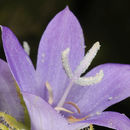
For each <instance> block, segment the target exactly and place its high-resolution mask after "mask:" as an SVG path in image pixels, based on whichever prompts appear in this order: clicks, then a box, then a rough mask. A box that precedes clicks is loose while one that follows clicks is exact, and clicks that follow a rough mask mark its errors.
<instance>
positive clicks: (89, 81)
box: [74, 70, 104, 86]
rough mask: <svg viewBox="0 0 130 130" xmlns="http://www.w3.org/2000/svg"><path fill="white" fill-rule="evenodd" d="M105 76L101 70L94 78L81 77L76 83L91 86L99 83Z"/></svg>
mask: <svg viewBox="0 0 130 130" xmlns="http://www.w3.org/2000/svg"><path fill="white" fill-rule="evenodd" d="M103 76H104V73H103V70H100V71H99V73H97V74H96V75H95V76H92V77H80V78H78V79H77V80H75V81H74V82H75V83H76V84H78V85H81V86H89V85H94V84H97V83H99V82H100V81H101V80H102V78H103Z"/></svg>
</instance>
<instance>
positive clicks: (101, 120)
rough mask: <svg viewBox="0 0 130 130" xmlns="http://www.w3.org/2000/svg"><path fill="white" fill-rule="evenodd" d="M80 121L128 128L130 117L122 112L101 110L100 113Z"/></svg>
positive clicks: (121, 128) (118, 128)
mask: <svg viewBox="0 0 130 130" xmlns="http://www.w3.org/2000/svg"><path fill="white" fill-rule="evenodd" d="M82 123H83V124H85V123H90V124H95V125H100V126H105V127H108V128H113V129H116V130H129V129H130V119H129V118H128V117H126V116H125V115H124V114H120V113H117V112H103V113H102V114H101V115H98V116H94V117H92V118H90V119H88V120H86V121H83V122H82Z"/></svg>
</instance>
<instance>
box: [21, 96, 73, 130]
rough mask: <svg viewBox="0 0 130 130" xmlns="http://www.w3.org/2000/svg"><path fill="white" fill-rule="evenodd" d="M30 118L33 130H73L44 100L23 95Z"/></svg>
mask: <svg viewBox="0 0 130 130" xmlns="http://www.w3.org/2000/svg"><path fill="white" fill-rule="evenodd" d="M23 97H24V101H25V103H26V105H27V108H28V111H29V114H30V118H31V130H61V129H62V128H64V130H72V128H73V127H72V128H71V126H70V125H68V122H67V121H66V120H65V119H64V118H63V117H62V116H61V115H60V114H58V113H57V112H56V111H55V110H54V109H53V108H52V107H51V106H50V105H49V104H48V103H47V102H45V101H44V100H43V99H42V98H40V97H38V96H35V95H32V94H28V93H23Z"/></svg>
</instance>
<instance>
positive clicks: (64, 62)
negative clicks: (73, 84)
mask: <svg viewBox="0 0 130 130" xmlns="http://www.w3.org/2000/svg"><path fill="white" fill-rule="evenodd" d="M69 52H70V49H69V48H67V49H65V50H64V51H63V52H62V65H63V67H64V69H65V72H66V74H67V75H68V77H69V78H70V79H71V78H72V77H73V73H72V70H71V68H70V66H69V58H68V57H69Z"/></svg>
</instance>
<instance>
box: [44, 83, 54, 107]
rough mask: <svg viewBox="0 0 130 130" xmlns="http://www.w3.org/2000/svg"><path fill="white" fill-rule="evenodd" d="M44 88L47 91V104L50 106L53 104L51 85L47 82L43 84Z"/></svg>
mask: <svg viewBox="0 0 130 130" xmlns="http://www.w3.org/2000/svg"><path fill="white" fill-rule="evenodd" d="M45 86H46V88H47V90H48V95H49V96H48V97H49V98H48V103H49V104H52V103H53V92H52V87H51V85H50V84H49V82H46V83H45Z"/></svg>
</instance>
